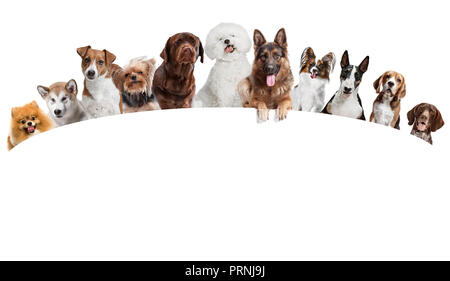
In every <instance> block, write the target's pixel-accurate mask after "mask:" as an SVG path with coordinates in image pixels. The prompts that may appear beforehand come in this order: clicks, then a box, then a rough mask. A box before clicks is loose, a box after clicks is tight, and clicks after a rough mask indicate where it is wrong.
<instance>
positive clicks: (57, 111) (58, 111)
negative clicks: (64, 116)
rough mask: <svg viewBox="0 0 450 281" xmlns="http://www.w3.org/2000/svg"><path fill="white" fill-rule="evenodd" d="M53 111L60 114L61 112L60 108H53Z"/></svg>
mask: <svg viewBox="0 0 450 281" xmlns="http://www.w3.org/2000/svg"><path fill="white" fill-rule="evenodd" d="M53 112H55V115H60V114H61V109H55V110H54V111H53Z"/></svg>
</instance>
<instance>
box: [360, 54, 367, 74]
mask: <svg viewBox="0 0 450 281" xmlns="http://www.w3.org/2000/svg"><path fill="white" fill-rule="evenodd" d="M358 68H359V70H361V71H362V72H363V73H364V72H366V71H367V69H368V68H369V56H367V57H365V58H364V59H363V61H362V62H361V64H360V65H359V66H358Z"/></svg>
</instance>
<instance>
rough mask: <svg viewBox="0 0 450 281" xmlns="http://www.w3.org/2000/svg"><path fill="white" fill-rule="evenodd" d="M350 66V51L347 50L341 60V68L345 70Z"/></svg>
mask: <svg viewBox="0 0 450 281" xmlns="http://www.w3.org/2000/svg"><path fill="white" fill-rule="evenodd" d="M348 65H350V60H349V59H348V51H347V50H345V52H344V54H343V55H342V58H341V67H342V68H344V67H346V66H348Z"/></svg>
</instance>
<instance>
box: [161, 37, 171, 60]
mask: <svg viewBox="0 0 450 281" xmlns="http://www.w3.org/2000/svg"><path fill="white" fill-rule="evenodd" d="M171 38H172V37H169V39H167V42H166V45H165V46H164V49H163V50H162V52H161V54H160V57H161V58H162V59H163V60H164V61H165V62H167V61H169V60H170V57H169V54H170V39H171Z"/></svg>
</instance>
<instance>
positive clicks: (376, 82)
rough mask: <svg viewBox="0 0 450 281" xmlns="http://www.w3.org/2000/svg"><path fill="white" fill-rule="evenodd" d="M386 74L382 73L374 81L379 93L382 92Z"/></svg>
mask: <svg viewBox="0 0 450 281" xmlns="http://www.w3.org/2000/svg"><path fill="white" fill-rule="evenodd" d="M384 75H385V73H383V74H381V76H380V77H378V79H377V80H375V81H374V82H373V87H374V89H375V92H376V93H377V94H379V93H381V86H382V85H381V81H382V80H383V77H384Z"/></svg>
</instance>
